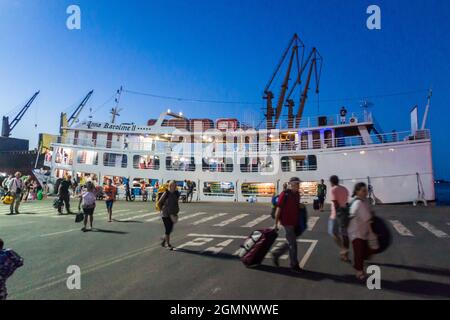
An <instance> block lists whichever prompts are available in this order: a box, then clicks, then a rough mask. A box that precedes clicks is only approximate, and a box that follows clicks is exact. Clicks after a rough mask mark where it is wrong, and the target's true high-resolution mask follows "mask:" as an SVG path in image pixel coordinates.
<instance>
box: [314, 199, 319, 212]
mask: <svg viewBox="0 0 450 320" xmlns="http://www.w3.org/2000/svg"><path fill="white" fill-rule="evenodd" d="M313 208H314V210H319V199H314V202H313Z"/></svg>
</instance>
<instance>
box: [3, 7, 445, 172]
mask: <svg viewBox="0 0 450 320" xmlns="http://www.w3.org/2000/svg"><path fill="white" fill-rule="evenodd" d="M71 4H77V5H79V6H80V8H81V30H69V29H67V27H66V19H67V17H68V14H67V13H66V8H67V7H68V6H69V5H71ZM372 4H376V5H378V6H379V7H380V8H381V30H369V29H368V28H367V27H366V19H367V17H368V14H367V13H366V8H367V7H368V6H369V5H372ZM449 14H450V1H448V0H440V1H438V0H432V1H430V0H428V1H425V0H420V1H419V0H414V1H399V0H395V1H392V0H391V1H379V0H374V1H365V0H361V1H359V0H353V1H342V0H327V1H326V0H318V1H303V0H292V1H291V0H289V1H287V0H282V1H274V0H272V1H265V0H244V1H237V0H228V1H222V0H195V1H173V0H164V1H150V0H149V1H143V0H142V1H138V0H134V1H125V0H123V1H122V0H121V1H114V0H95V1H94V0H81V1H75V0H72V1H65V0H60V1H57V0H0V97H1V101H0V115H5V114H8V115H10V116H14V115H15V114H16V113H17V112H18V111H19V110H20V107H21V106H23V104H24V103H25V102H26V101H27V100H28V99H29V98H30V97H31V95H32V94H33V93H34V92H35V91H37V90H41V94H40V96H39V97H38V98H37V100H36V101H35V103H34V104H33V106H32V107H31V108H30V110H29V111H28V113H27V114H26V116H25V117H24V119H23V121H22V122H21V123H20V124H19V125H18V126H17V127H16V128H15V130H14V131H13V136H14V137H17V138H26V139H30V147H35V146H36V143H37V136H38V133H39V132H48V133H57V132H58V125H59V114H60V112H62V111H67V112H71V111H73V109H74V107H75V106H76V104H77V103H79V102H80V101H81V99H82V98H83V97H84V95H86V94H87V92H88V91H89V90H91V89H94V90H95V92H94V95H93V97H92V99H91V100H90V101H89V104H88V107H87V108H86V110H85V111H84V112H83V115H82V118H86V117H87V116H88V115H89V107H91V108H92V109H93V111H94V112H95V114H94V119H96V120H98V121H107V120H108V119H109V118H110V116H109V113H108V110H109V109H110V108H111V107H112V106H113V105H114V101H113V99H110V98H111V97H112V96H113V95H114V93H115V91H116V90H117V88H119V87H120V86H121V85H122V86H123V87H124V89H127V90H132V91H140V92H148V93H152V94H156V95H163V96H173V97H183V98H193V99H206V100H223V101H236V102H239V101H240V102H254V104H244V103H230V104H214V103H200V102H187V101H173V100H165V99H158V98H150V97H147V96H137V95H132V94H130V93H127V92H125V93H124V94H123V96H122V101H121V107H122V108H124V110H123V111H122V112H121V116H120V121H123V122H136V123H142V124H143V123H145V122H146V121H147V119H150V118H155V117H157V116H158V115H159V114H160V113H161V112H162V111H163V110H165V109H167V108H171V109H172V110H175V111H182V112H183V113H184V114H185V115H186V116H188V117H203V118H206V117H207V118H218V117H238V118H245V117H249V115H254V114H258V113H260V112H261V110H260V108H261V106H262V105H263V100H262V99H261V97H262V91H263V89H264V87H265V85H266V83H267V81H268V80H269V78H270V76H271V74H272V72H273V70H274V68H275V66H276V64H277V62H278V60H279V58H280V56H281V53H282V51H283V50H284V48H285V47H286V45H287V43H288V41H289V39H290V38H291V37H292V35H293V34H294V33H295V32H297V33H298V34H299V36H300V38H301V39H302V40H303V42H304V43H305V45H306V47H307V49H310V48H312V47H313V46H315V47H317V48H318V50H319V52H320V53H321V55H322V56H323V59H324V63H323V70H322V77H321V82H320V96H319V98H320V99H319V105H318V104H317V99H318V98H317V96H315V95H314V94H313V91H310V96H309V98H310V99H309V101H308V103H307V106H306V111H305V113H306V114H307V115H315V114H317V112H318V111H319V113H320V114H326V115H329V114H335V113H337V112H338V110H339V108H340V106H341V105H343V104H344V105H345V106H346V107H347V109H348V110H349V111H357V112H358V111H360V100H361V99H362V98H364V97H368V99H369V100H370V101H371V102H372V103H374V106H373V108H372V111H373V113H374V116H375V117H376V119H377V122H378V123H379V125H380V126H381V128H382V129H383V130H384V131H385V132H391V131H392V129H396V130H397V131H398V132H400V131H406V130H409V129H410V123H409V112H410V110H411V108H412V107H413V106H414V105H416V104H417V105H419V119H420V120H421V118H422V114H423V111H424V107H425V104H426V98H427V89H428V88H430V87H431V88H432V89H433V97H432V103H431V109H430V114H429V121H428V128H430V129H431V133H432V138H433V157H434V166H435V177H436V178H446V179H450V167H449V165H448V163H449V160H448V159H449V158H450V148H449V142H450V139H449V138H448V137H449V132H448V131H446V130H447V129H449V128H450V125H449V124H450V109H449V105H448V102H449V101H450V64H449V60H448V59H449V58H450V36H449V35H450V22H449V21H450V19H449ZM275 89H276V90H277V91H278V90H279V87H277V86H276V87H275ZM406 92H408V94H399V93H406ZM105 102H106V103H105ZM100 107H101V108H100ZM318 107H319V110H318ZM35 124H37V128H35ZM424 156H426V155H424Z"/></svg>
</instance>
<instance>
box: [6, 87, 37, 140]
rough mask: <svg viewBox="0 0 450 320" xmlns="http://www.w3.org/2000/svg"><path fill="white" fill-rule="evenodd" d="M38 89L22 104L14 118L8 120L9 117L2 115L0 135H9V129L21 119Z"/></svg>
mask: <svg viewBox="0 0 450 320" xmlns="http://www.w3.org/2000/svg"><path fill="white" fill-rule="evenodd" d="M39 93H40V91H37V92H36V93H35V94H34V95H33V96H32V97H31V98H30V100H28V102H27V103H26V104H25V105H24V106H23V108H22V109H21V110H20V111H19V113H18V114H17V115H16V116H15V117H14V119H13V120H12V121H11V122H9V117H7V116H4V117H3V124H2V137H6V138H7V137H9V136H11V131H12V130H13V129H14V128H15V127H16V126H17V124H18V123H19V122H20V120H22V117H23V116H24V115H25V113H26V112H27V110H28V109H29V108H30V107H31V104H32V103H33V101H34V100H35V99H36V97H37V96H38V94H39Z"/></svg>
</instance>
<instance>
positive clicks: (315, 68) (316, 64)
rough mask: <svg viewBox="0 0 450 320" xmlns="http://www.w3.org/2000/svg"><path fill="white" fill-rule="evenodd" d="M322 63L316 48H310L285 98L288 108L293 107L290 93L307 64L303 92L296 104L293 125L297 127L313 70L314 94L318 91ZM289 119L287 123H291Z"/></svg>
mask: <svg viewBox="0 0 450 320" xmlns="http://www.w3.org/2000/svg"><path fill="white" fill-rule="evenodd" d="M322 63H323V58H322V56H321V55H320V53H319V52H318V51H317V49H316V48H312V50H311V52H310V53H309V55H308V58H307V59H306V61H305V63H304V64H303V65H302V66H301V68H300V72H299V73H298V76H297V80H296V81H295V83H294V85H293V86H292V88H291V91H290V92H289V94H288V96H287V98H286V101H287V103H288V106H289V108H291V109H293V108H294V100H292V99H291V96H292V93H293V92H294V90H295V88H296V87H297V86H299V85H300V84H301V82H302V79H301V77H302V74H303V71H304V70H306V68H307V67H308V65H309V70H308V75H307V77H306V83H305V87H304V88H303V92H302V94H301V96H300V104H299V106H298V110H297V115H296V116H295V126H294V127H298V126H299V125H300V121H301V120H302V116H303V111H304V109H305V103H306V99H307V98H308V90H309V85H310V83H311V77H312V73H313V72H314V78H315V81H316V90H315V92H316V94H318V93H319V83H320V75H321V73H322ZM291 112H292V111H291ZM292 117H293V113H292ZM289 120H290V121H289V123H291V124H292V123H293V122H292V119H289Z"/></svg>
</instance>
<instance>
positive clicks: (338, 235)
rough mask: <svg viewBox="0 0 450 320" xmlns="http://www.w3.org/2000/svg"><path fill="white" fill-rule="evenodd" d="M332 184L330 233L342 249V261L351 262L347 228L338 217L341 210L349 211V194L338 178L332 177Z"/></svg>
mask: <svg viewBox="0 0 450 320" xmlns="http://www.w3.org/2000/svg"><path fill="white" fill-rule="evenodd" d="M330 184H331V192H330V193H331V197H330V200H331V214H330V219H329V220H328V233H329V234H330V235H331V236H332V237H333V239H334V241H335V242H336V244H337V245H338V246H339V248H340V257H341V260H342V261H345V262H349V261H350V259H349V258H348V249H349V241H348V235H347V226H343V225H341V223H340V222H339V219H337V215H338V212H339V210H346V209H347V202H348V197H349V192H348V190H347V188H346V187H344V186H341V185H339V178H338V176H335V175H333V176H331V177H330Z"/></svg>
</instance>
